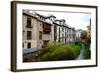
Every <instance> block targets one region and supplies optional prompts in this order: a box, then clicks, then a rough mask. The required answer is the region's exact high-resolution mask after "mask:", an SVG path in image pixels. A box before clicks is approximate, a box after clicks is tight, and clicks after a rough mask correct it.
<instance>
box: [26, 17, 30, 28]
mask: <svg viewBox="0 0 100 73" xmlns="http://www.w3.org/2000/svg"><path fill="white" fill-rule="evenodd" d="M27 27H28V28H30V27H31V18H29V17H28V18H27Z"/></svg>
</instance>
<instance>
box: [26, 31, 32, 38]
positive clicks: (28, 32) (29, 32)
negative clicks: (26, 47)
mask: <svg viewBox="0 0 100 73" xmlns="http://www.w3.org/2000/svg"><path fill="white" fill-rule="evenodd" d="M31 39H32V31H27V40H31Z"/></svg>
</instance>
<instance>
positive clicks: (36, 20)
mask: <svg viewBox="0 0 100 73" xmlns="http://www.w3.org/2000/svg"><path fill="white" fill-rule="evenodd" d="M22 32H23V49H29V48H36V49H42V48H43V47H44V46H45V44H47V42H49V41H56V42H60V43H61V44H65V43H70V42H71V43H72V42H75V40H76V31H75V29H74V28H72V27H69V26H68V25H67V24H66V22H65V20H64V19H59V20H58V19H57V18H56V17H55V16H54V15H49V16H44V15H41V14H38V13H36V12H30V11H29V10H23V31H22Z"/></svg>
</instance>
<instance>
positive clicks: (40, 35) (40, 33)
mask: <svg viewBox="0 0 100 73" xmlns="http://www.w3.org/2000/svg"><path fill="white" fill-rule="evenodd" d="M39 39H40V40H41V39H42V31H39Z"/></svg>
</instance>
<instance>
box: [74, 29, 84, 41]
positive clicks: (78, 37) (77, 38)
mask: <svg viewBox="0 0 100 73" xmlns="http://www.w3.org/2000/svg"><path fill="white" fill-rule="evenodd" d="M82 32H83V31H82V30H81V29H79V30H76V40H77V41H81V40H82V39H81V33H82Z"/></svg>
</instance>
